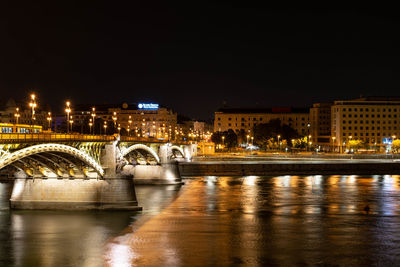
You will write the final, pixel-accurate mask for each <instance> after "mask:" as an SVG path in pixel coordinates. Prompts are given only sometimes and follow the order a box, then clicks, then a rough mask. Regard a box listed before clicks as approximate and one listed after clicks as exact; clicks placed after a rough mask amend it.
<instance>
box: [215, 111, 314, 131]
mask: <svg viewBox="0 0 400 267" xmlns="http://www.w3.org/2000/svg"><path fill="white" fill-rule="evenodd" d="M309 117H310V114H309V109H308V108H221V109H219V110H218V111H217V112H215V120H214V132H217V131H222V132H224V131H227V130H229V129H232V130H233V131H235V132H239V131H240V130H244V131H246V132H252V131H253V127H254V126H256V125H258V124H262V123H268V122H269V121H270V120H273V119H280V120H281V123H284V124H287V125H289V126H290V127H292V128H293V129H295V130H296V131H297V132H298V133H299V134H301V135H305V134H308V128H307V124H308V123H309Z"/></svg>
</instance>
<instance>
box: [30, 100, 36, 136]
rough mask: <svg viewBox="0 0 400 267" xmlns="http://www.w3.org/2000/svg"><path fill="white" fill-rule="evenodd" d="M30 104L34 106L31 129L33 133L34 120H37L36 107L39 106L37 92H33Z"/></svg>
mask: <svg viewBox="0 0 400 267" xmlns="http://www.w3.org/2000/svg"><path fill="white" fill-rule="evenodd" d="M29 106H30V107H31V108H32V121H31V126H32V129H31V131H32V133H33V121H34V120H35V108H36V107H37V104H36V95H35V94H31V102H30V103H29Z"/></svg>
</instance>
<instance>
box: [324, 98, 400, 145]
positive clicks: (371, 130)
mask: <svg viewBox="0 0 400 267" xmlns="http://www.w3.org/2000/svg"><path fill="white" fill-rule="evenodd" d="M331 114H332V116H331V118H332V119H331V121H332V122H331V123H332V127H331V128H332V129H331V131H332V134H331V135H332V137H331V138H332V143H333V145H334V146H335V147H343V146H345V145H346V144H347V142H349V141H350V140H361V141H362V142H363V143H364V144H366V145H367V146H377V147H385V146H386V144H387V143H389V142H391V140H392V139H393V138H397V137H399V136H400V98H393V97H390V98H389V97H364V98H358V99H354V100H348V101H334V103H333V105H332V107H331Z"/></svg>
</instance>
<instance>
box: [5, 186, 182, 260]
mask: <svg viewBox="0 0 400 267" xmlns="http://www.w3.org/2000/svg"><path fill="white" fill-rule="evenodd" d="M11 189H12V184H9V183H0V266H103V265H104V253H105V250H106V249H107V248H106V247H105V245H106V243H107V242H106V241H107V240H109V239H110V238H111V237H113V236H118V235H119V234H120V233H121V231H123V230H124V229H126V228H127V227H128V226H129V225H131V224H132V222H133V221H136V222H137V224H139V223H143V222H141V219H143V218H146V216H153V215H154V214H157V213H159V212H161V210H162V208H163V207H164V206H165V205H167V204H168V203H169V201H172V200H173V199H174V197H175V195H177V194H178V192H179V187H176V186H166V187H156V186H152V187H146V186H140V187H139V188H137V189H136V193H137V197H138V201H139V203H140V205H141V206H144V209H145V210H144V211H143V213H137V212H129V211H121V212H117V211H114V212H110V211H109V212H106V211H79V212H76V211H75V212H71V211H65V212H64V211H39V210H36V211H10V210H9V198H10V195H11ZM137 224H135V225H137ZM120 241H121V240H120ZM129 249H130V248H129V246H128V247H127V246H123V245H121V246H119V247H114V250H113V253H114V254H113V255H114V256H113V259H120V260H118V261H116V265H115V266H122V265H121V264H120V263H121V261H123V262H126V261H128V260H129V257H132V256H130V254H129ZM124 255H125V256H127V257H128V258H127V257H125V258H123V256H124Z"/></svg>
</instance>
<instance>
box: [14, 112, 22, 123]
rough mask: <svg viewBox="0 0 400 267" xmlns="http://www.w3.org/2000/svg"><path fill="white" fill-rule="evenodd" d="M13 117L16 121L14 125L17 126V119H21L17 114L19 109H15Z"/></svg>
mask: <svg viewBox="0 0 400 267" xmlns="http://www.w3.org/2000/svg"><path fill="white" fill-rule="evenodd" d="M14 117H15V120H16V123H15V124H18V119H19V117H21V115H20V114H19V108H16V109H15V114H14Z"/></svg>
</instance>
